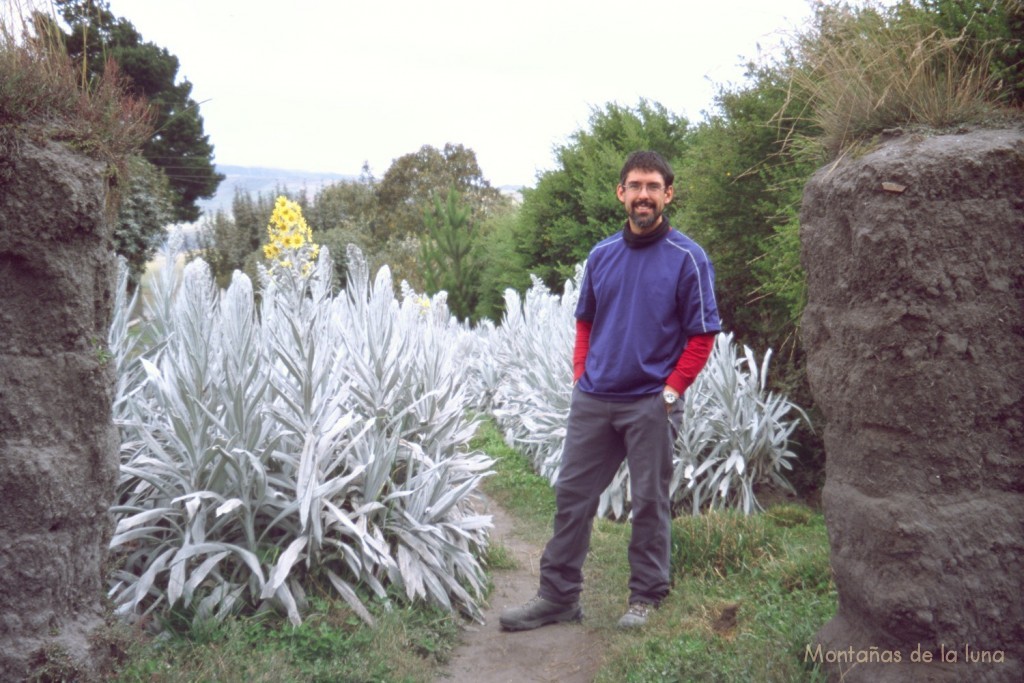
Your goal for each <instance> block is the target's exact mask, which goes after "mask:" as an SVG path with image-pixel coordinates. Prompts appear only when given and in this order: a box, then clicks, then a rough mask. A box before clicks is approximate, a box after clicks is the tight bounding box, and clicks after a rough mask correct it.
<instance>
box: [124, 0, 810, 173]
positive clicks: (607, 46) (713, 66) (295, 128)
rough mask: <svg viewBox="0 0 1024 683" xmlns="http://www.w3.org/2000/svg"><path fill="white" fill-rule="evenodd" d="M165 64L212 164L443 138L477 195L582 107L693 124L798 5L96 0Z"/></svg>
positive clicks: (528, 169) (800, 11) (347, 165)
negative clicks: (650, 109) (470, 169)
mask: <svg viewBox="0 0 1024 683" xmlns="http://www.w3.org/2000/svg"><path fill="white" fill-rule="evenodd" d="M109 2H110V9H111V11H112V12H113V13H114V15H115V16H118V17H124V18H126V19H128V20H129V21H130V22H132V24H134V25H135V28H136V29H137V30H138V31H139V33H141V34H142V37H143V39H144V40H146V41H148V42H152V43H156V44H157V45H159V46H160V47H163V48H166V49H167V50H168V51H169V52H170V53H171V54H173V55H175V56H177V57H178V59H179V61H180V68H179V71H178V77H179V79H180V78H187V79H188V80H189V81H190V82H191V83H192V86H193V89H192V97H193V99H194V100H196V101H197V102H200V103H201V111H202V116H203V120H204V130H205V132H206V133H207V134H208V135H209V137H210V142H211V143H212V144H213V145H214V151H215V161H216V162H217V163H219V164H222V165H238V166H263V167H272V168H283V169H292V170H303V171H315V172H333V173H347V174H352V175H356V174H358V173H359V171H360V169H361V167H362V165H363V162H364V161H366V162H369V164H370V169H371V171H372V172H373V174H374V175H375V176H376V177H378V178H380V177H382V176H383V175H384V173H385V172H386V171H387V169H388V167H389V166H390V165H391V162H392V161H393V160H394V159H396V158H398V157H400V156H402V155H404V154H408V153H410V152H415V151H416V150H418V149H419V148H420V147H421V146H422V145H425V144H429V145H433V146H434V147H437V148H438V149H440V148H441V147H443V146H444V144H445V143H447V142H453V143H461V144H463V145H465V146H466V147H469V148H471V149H472V150H473V151H474V152H476V156H477V161H478V162H479V164H480V167H481V169H482V170H483V174H484V177H485V178H486V179H487V180H489V181H490V182H491V184H492V185H495V186H502V185H527V186H534V185H535V184H536V177H537V174H538V173H540V172H543V171H546V170H551V169H552V168H554V167H555V161H554V155H553V152H552V151H553V149H554V148H555V147H556V146H558V145H561V144H564V143H565V142H566V141H567V140H568V138H569V137H570V136H571V135H572V134H573V133H574V132H576V131H578V130H581V129H588V128H589V123H588V122H589V119H590V117H591V114H592V112H593V110H594V108H600V109H603V108H604V107H605V105H606V104H608V103H610V102H615V103H618V104H620V105H623V106H629V107H635V106H636V104H637V103H638V102H639V101H640V99H641V98H644V99H647V100H649V101H652V102H660V103H661V104H663V105H664V106H665V107H666V108H668V110H669V111H671V112H672V113H674V114H677V115H680V116H685V117H686V118H688V119H689V120H690V121H697V120H699V119H700V118H701V117H702V112H703V111H704V110H708V109H711V108H712V106H713V97H714V94H715V92H716V91H717V87H718V86H719V85H724V84H738V83H740V82H741V81H742V75H743V64H745V63H746V62H747V61H749V60H750V59H754V58H756V57H757V54H758V45H760V46H761V48H762V50H767V49H770V48H771V47H772V46H774V45H777V43H778V42H779V40H780V39H781V38H783V37H785V36H791V35H792V34H793V33H794V32H795V31H796V30H797V29H798V28H799V27H801V26H803V25H804V24H805V22H806V21H807V20H808V18H809V17H810V15H811V8H810V4H809V1H808V0H717V1H715V0H711V1H710V2H709V1H707V0H705V1H701V2H698V1H694V0H674V1H673V0H648V1H646V2H629V0H618V1H617V2H608V1H607V0H562V1H560V0H513V1H512V2H507V3H490V2H486V0H395V1H389V0H360V1H359V2H351V1H350V0H292V1H291V2H281V1H280V0H278V1H276V2H270V1H269V0H109Z"/></svg>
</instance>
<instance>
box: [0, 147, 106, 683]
mask: <svg viewBox="0 0 1024 683" xmlns="http://www.w3.org/2000/svg"><path fill="white" fill-rule="evenodd" d="M13 141H14V144H10V142H11V138H10V137H9V138H8V143H9V144H8V145H6V148H7V149H6V153H5V154H4V157H5V158H3V159H0V161H2V162H3V166H4V167H5V168H6V169H7V170H8V171H9V172H7V173H4V174H3V177H2V178H0V680H4V681H12V680H20V679H21V678H22V677H23V676H24V675H25V674H26V672H27V671H28V669H29V668H30V667H38V666H40V665H42V664H44V663H45V662H50V667H51V669H57V668H60V667H63V668H64V671H65V672H67V671H76V672H77V673H76V674H75V676H74V680H90V679H91V678H92V677H93V675H94V672H95V671H96V670H97V668H98V667H99V666H100V665H101V663H102V659H103V658H102V656H100V655H98V653H97V652H90V648H91V647H92V645H91V641H92V640H93V638H92V636H93V635H94V634H95V633H96V631H97V630H98V629H99V628H101V627H102V626H103V611H102V599H103V593H104V582H103V571H104V560H105V558H106V551H107V546H108V544H109V541H110V534H111V532H112V530H113V527H112V524H111V518H110V516H109V514H108V510H109V507H110V505H111V503H112V499H113V495H114V488H115V483H116V477H117V467H118V461H117V457H118V456H117V451H118V442H117V434H116V431H115V429H114V427H113V426H112V423H111V399H112V388H113V381H114V371H113V368H112V366H111V363H110V362H109V354H108V352H107V344H106V336H107V330H108V329H109V326H110V320H111V314H112V309H113V291H114V290H113V287H114V277H115V269H116V262H115V260H114V255H113V251H112V242H111V229H112V228H111V223H110V222H109V221H108V220H107V218H106V212H105V206H104V205H105V201H106V180H105V174H104V169H105V165H104V164H102V163H99V162H97V161H95V160H92V159H89V158H86V157H83V156H80V155H77V154H75V153H73V152H70V151H69V150H68V148H67V147H65V146H63V145H60V144H56V143H52V142H37V141H34V140H32V139H31V138H30V137H28V136H26V135H21V134H20V133H16V134H15V135H14V137H13ZM69 680H70V678H69Z"/></svg>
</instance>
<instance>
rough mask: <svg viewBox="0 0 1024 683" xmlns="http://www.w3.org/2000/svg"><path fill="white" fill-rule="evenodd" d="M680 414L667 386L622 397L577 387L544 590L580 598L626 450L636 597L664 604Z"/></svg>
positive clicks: (551, 596) (550, 595)
mask: <svg viewBox="0 0 1024 683" xmlns="http://www.w3.org/2000/svg"><path fill="white" fill-rule="evenodd" d="M681 417H682V408H681V406H680V405H679V403H676V406H675V407H674V408H673V412H672V415H671V419H670V417H669V415H668V414H667V413H666V410H665V403H664V401H663V400H662V398H661V394H654V395H652V396H647V397H644V398H641V399H638V400H636V401H630V402H626V403H620V402H612V401H602V400H600V399H596V398H594V397H593V396H590V395H588V394H586V393H584V392H582V391H580V390H579V389H576V390H574V391H573V396H572V403H571V404H570V408H569V421H568V426H567V430H566V436H565V447H564V450H563V451H562V467H561V470H560V472H559V475H558V481H557V482H556V483H555V501H556V505H557V511H556V512H555V528H554V534H553V535H552V537H551V540H549V541H548V544H547V546H546V547H545V549H544V554H543V556H542V557H541V561H540V589H539V590H538V595H540V596H541V597H542V598H544V599H546V600H551V601H553V602H560V603H569V602H573V601H575V600H577V599H578V598H579V594H580V590H581V589H582V587H583V561H584V560H585V559H586V557H587V552H588V551H589V550H590V532H591V529H592V528H593V523H594V515H595V513H596V512H597V505H598V502H599V499H600V497H601V493H602V492H603V491H604V489H605V488H607V486H608V484H609V483H611V480H612V478H613V477H614V476H615V473H616V472H617V471H618V469H619V466H620V465H621V464H622V460H623V458H625V459H626V462H627V464H628V467H629V482H630V484H629V485H630V494H631V496H632V515H633V520H632V524H633V529H632V535H631V537H630V543H629V567H630V579H629V593H630V595H629V600H630V602H631V603H632V602H637V601H643V602H648V603H651V604H654V605H657V604H659V603H660V601H661V599H662V598H664V597H665V595H666V594H667V593H668V590H669V550H670V547H671V539H670V536H671V523H672V509H671V501H670V499H669V485H670V483H671V481H672V453H673V446H674V441H675V434H676V430H677V429H678V427H679V420H680V419H681Z"/></svg>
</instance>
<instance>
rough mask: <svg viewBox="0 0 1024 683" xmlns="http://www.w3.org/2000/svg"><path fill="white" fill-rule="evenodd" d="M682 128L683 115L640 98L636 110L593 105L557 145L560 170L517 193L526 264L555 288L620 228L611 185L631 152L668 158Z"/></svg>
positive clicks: (674, 154)
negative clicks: (585, 121) (586, 121)
mask: <svg viewBox="0 0 1024 683" xmlns="http://www.w3.org/2000/svg"><path fill="white" fill-rule="evenodd" d="M687 126H688V123H687V121H686V119H683V118H679V117H676V116H675V115H673V114H671V113H669V112H668V110H667V109H665V107H663V106H662V105H660V104H657V103H649V102H647V101H644V100H641V101H640V103H639V104H638V105H637V107H636V108H635V109H634V108H628V107H622V106H620V105H617V104H609V105H607V106H606V108H605V109H604V110H597V109H595V110H594V112H593V114H592V115H591V117H590V130H589V131H578V132H576V133H575V134H573V135H572V137H571V138H570V142H569V144H567V145H564V146H562V147H560V148H559V149H558V150H556V154H557V157H558V163H559V165H560V168H558V169H556V170H553V171H548V172H546V173H544V174H543V175H542V176H541V177H540V178H539V179H538V182H537V187H536V188H534V189H526V190H524V191H523V206H522V215H521V220H520V224H519V236H518V239H517V243H518V244H519V248H520V254H521V256H522V258H523V262H524V265H525V266H526V268H528V269H529V270H530V272H533V273H535V274H536V275H537V276H538V277H540V278H542V279H543V280H544V281H545V283H546V284H547V285H548V286H549V287H551V288H552V289H554V290H555V291H560V290H561V288H562V285H563V284H564V281H565V279H566V278H568V277H571V276H572V275H573V270H574V268H575V266H576V264H577V263H580V262H581V261H583V260H585V259H586V257H587V254H588V253H589V251H590V248H591V247H592V246H593V245H594V244H595V243H596V242H598V241H599V240H600V239H603V238H604V237H607V236H608V235H609V234H611V233H612V232H614V231H615V230H618V229H620V228H621V227H622V225H623V223H624V221H625V214H624V213H623V211H622V205H621V204H620V203H619V201H618V199H616V197H615V186H616V185H617V184H618V182H619V171H620V170H621V168H622V163H623V162H624V161H625V159H626V157H627V156H628V155H629V153H630V152H633V151H635V150H638V149H651V150H655V151H657V152H659V153H660V154H661V155H662V156H664V157H665V158H666V159H667V160H668V161H669V162H670V163H673V160H676V159H678V158H680V156H681V155H682V154H683V151H684V150H685V149H686V146H687ZM672 207H673V205H672V204H670V205H669V207H668V208H669V211H667V213H671V211H670V210H671V208H672Z"/></svg>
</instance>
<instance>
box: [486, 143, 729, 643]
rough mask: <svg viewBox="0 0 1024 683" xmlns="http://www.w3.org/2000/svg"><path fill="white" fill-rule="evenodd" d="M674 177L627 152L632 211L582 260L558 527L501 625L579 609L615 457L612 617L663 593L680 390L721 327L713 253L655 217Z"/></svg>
mask: <svg viewBox="0 0 1024 683" xmlns="http://www.w3.org/2000/svg"><path fill="white" fill-rule="evenodd" d="M674 177H675V176H674V174H673V172H672V169H671V168H670V167H669V165H668V163H667V162H666V161H665V160H664V159H663V158H662V157H661V156H660V155H659V154H657V153H655V152H646V151H642V152H634V153H633V154H631V155H630V156H629V158H627V159H626V163H625V165H624V166H623V167H622V171H621V173H620V176H619V185H618V187H617V188H616V195H617V196H618V198H619V201H620V202H622V204H623V206H624V207H625V209H626V212H627V214H628V220H627V221H626V224H625V226H624V227H623V229H622V231H621V232H619V233H616V234H615V235H612V236H611V237H608V238H606V239H604V240H602V241H601V242H599V243H598V244H597V245H596V246H595V247H594V248H593V249H592V250H591V252H590V255H589V257H588V258H587V264H586V269H585V271H584V275H583V282H582V284H581V286H580V295H579V302H578V304H577V306H576V345H575V349H574V352H573V376H574V388H573V395H572V402H571V404H570V408H569V420H568V426H567V429H566V437H565V447H564V450H563V452H562V465H561V470H560V472H559V475H558V481H557V482H556V484H555V500H556V505H557V511H556V513H555V523H554V534H553V535H552V537H551V540H550V541H548V544H547V546H546V548H545V549H544V554H543V556H542V557H541V563H540V588H539V590H538V591H537V596H536V597H534V598H533V599H532V600H530V601H529V602H527V603H526V604H525V605H522V606H520V607H515V608H511V609H507V610H505V611H504V612H503V613H502V615H501V619H500V621H501V626H502V628H504V629H506V630H509V631H521V630H526V629H532V628H537V627H539V626H544V625H545V624H552V623H556V622H561V621H577V620H579V619H581V618H582V617H583V612H582V610H581V609H580V604H579V594H580V591H581V589H582V585H583V572H582V569H583V561H584V560H585V559H586V555H587V552H588V550H589V547H590V532H591V529H592V526H593V519H594V515H595V513H596V511H597V505H598V502H599V499H600V496H601V493H602V492H603V491H604V489H605V488H606V487H607V486H608V484H609V483H610V482H611V481H612V478H613V477H614V476H615V473H616V472H617V471H618V469H619V466H620V465H621V464H622V460H623V458H625V459H626V462H627V463H628V466H629V474H630V493H631V496H632V525H633V528H632V535H631V539H630V544H629V565H630V580H629V591H630V595H629V610H628V611H627V612H626V614H625V615H624V616H623V617H622V618H621V619H620V620H619V626H621V627H623V628H634V627H639V626H642V625H644V624H645V623H646V622H647V615H648V612H649V611H650V610H651V609H652V608H656V607H657V606H658V605H659V604H660V602H661V600H662V599H663V598H664V597H665V595H666V594H667V593H668V590H669V584H670V577H669V550H670V546H671V542H670V532H671V521H672V511H671V500H670V499H669V485H670V482H671V479H672V454H673V451H674V441H675V438H674V437H675V434H676V432H677V430H678V429H679V426H680V421H681V419H682V407H681V405H680V404H679V402H678V400H679V397H680V395H681V394H682V393H683V392H684V391H685V390H686V388H687V387H688V386H690V384H692V383H693V381H694V379H696V377H697V374H698V373H699V372H700V371H701V369H702V368H703V367H704V364H705V363H706V362H707V359H708V356H709V355H710V353H711V348H712V346H713V344H714V337H715V334H716V333H717V332H718V331H720V330H721V322H720V320H719V317H718V307H717V304H716V303H715V294H714V269H713V268H712V266H711V262H710V261H709V260H708V257H707V256H706V255H705V253H704V250H703V249H701V248H700V246H698V245H697V243H695V242H694V241H693V240H691V239H690V238H689V237H687V236H686V235H683V234H682V233H680V232H678V231H676V230H673V229H672V228H671V227H670V226H669V224H668V220H667V219H666V218H665V217H664V216H663V211H664V209H665V205H666V204H668V203H669V202H671V201H672V196H673V187H672V183H673V180H674Z"/></svg>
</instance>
